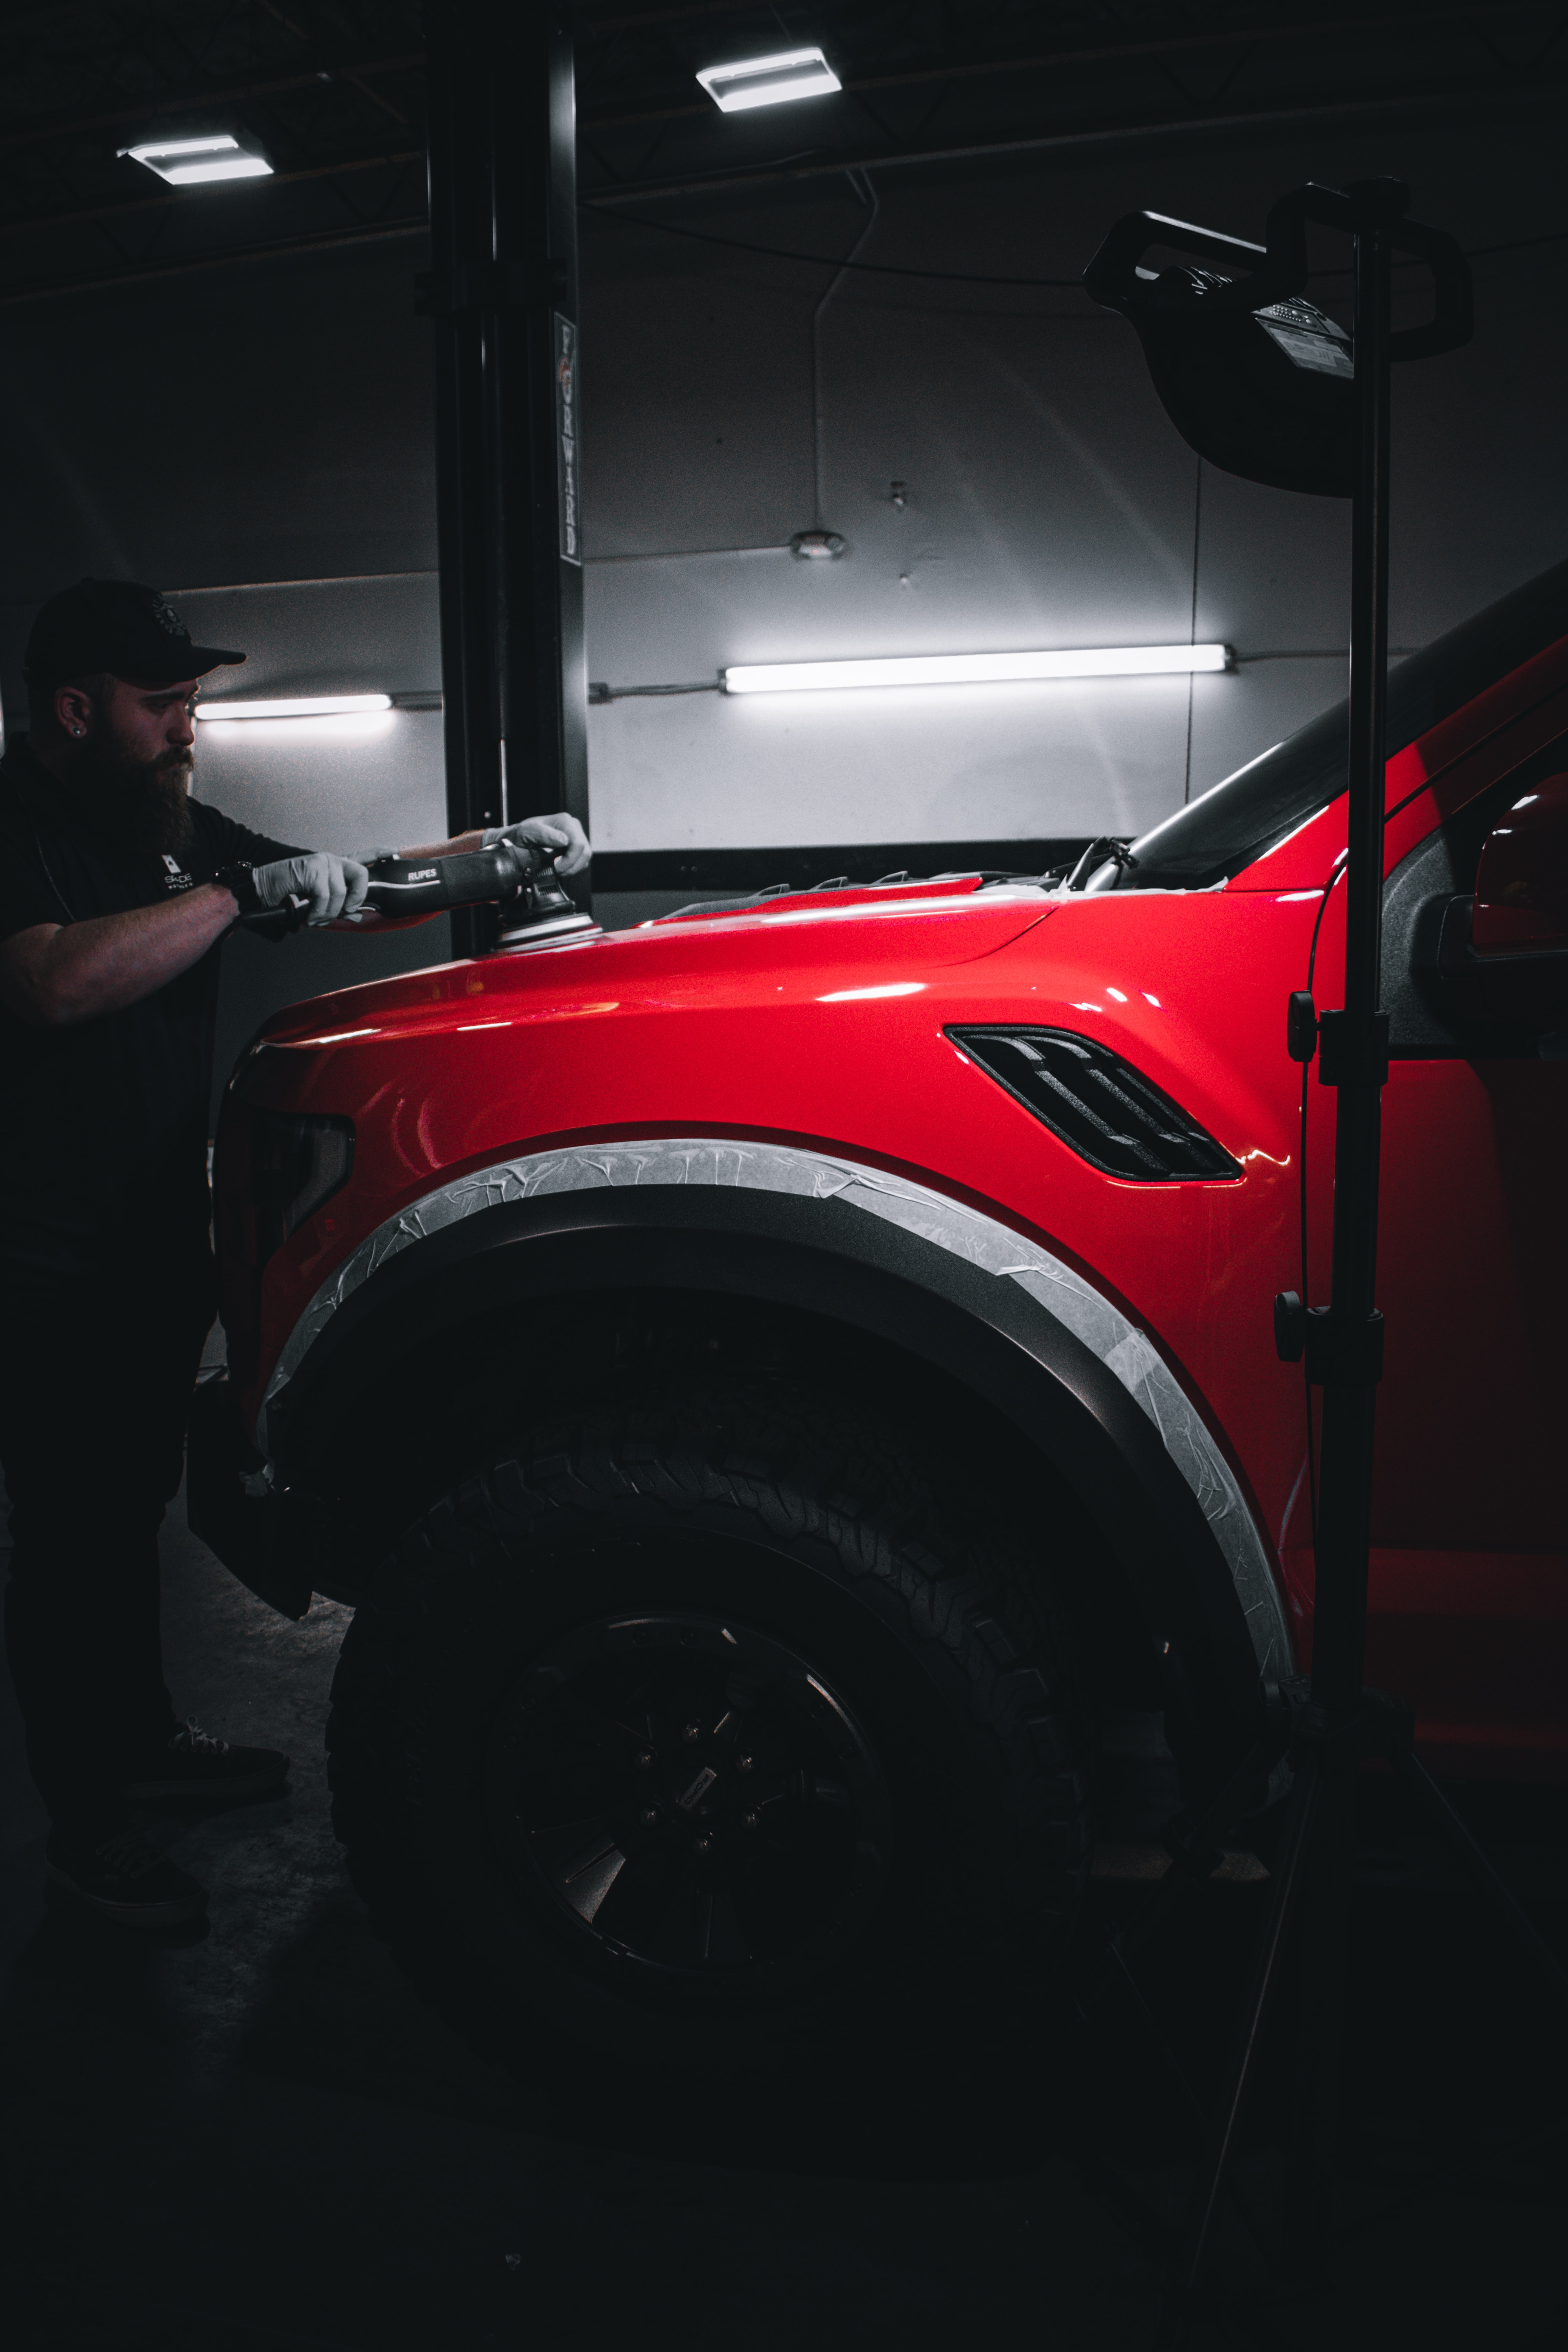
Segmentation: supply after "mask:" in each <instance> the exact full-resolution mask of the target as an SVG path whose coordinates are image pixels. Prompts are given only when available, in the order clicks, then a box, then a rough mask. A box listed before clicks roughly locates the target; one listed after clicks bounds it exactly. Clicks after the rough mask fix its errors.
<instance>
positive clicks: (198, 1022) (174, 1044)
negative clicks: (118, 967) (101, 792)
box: [0, 738, 300, 1279]
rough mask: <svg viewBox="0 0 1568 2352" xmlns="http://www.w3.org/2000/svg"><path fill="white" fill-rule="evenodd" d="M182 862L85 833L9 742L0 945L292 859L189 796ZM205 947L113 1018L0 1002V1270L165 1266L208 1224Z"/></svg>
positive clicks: (53, 788) (208, 964)
mask: <svg viewBox="0 0 1568 2352" xmlns="http://www.w3.org/2000/svg"><path fill="white" fill-rule="evenodd" d="M191 816H192V820H193V824H194V833H193V836H192V839H191V842H190V845H189V847H188V848H187V849H186V850H185V851H184V854H183V856H181V857H180V858H175V857H174V856H161V855H160V854H159V853H158V852H157V851H156V850H145V851H133V850H127V849H124V848H122V847H121V846H119V845H115V844H112V843H109V842H105V841H103V840H101V839H95V838H94V837H93V835H92V834H91V833H90V832H89V830H88V829H87V828H86V827H85V826H84V825H83V824H82V823H81V822H80V821H79V818H77V817H75V816H73V814H72V813H71V811H70V808H69V806H68V803H67V801H66V799H65V797H64V795H63V794H62V793H61V791H60V788H59V786H58V784H57V782H56V781H55V779H54V777H53V776H52V775H51V774H50V773H49V772H48V770H47V768H45V767H43V766H42V765H41V764H40V762H39V761H37V760H35V759H34V758H33V756H32V754H31V753H30V752H29V751H28V750H27V748H26V739H25V738H24V739H22V740H21V741H19V742H18V743H17V744H16V745H15V747H14V748H13V749H12V750H11V751H10V752H9V753H8V755H7V757H6V758H5V760H4V761H0V940H8V939H12V938H14V937H15V936H16V933H17V932H18V931H26V930H30V929H32V928H33V927H34V926H35V925H36V924H38V923H61V924H64V923H75V922H83V921H86V920H87V919H89V918H90V917H92V916H95V915H118V914H123V913H126V912H127V911H129V910H130V909H131V908H135V907H155V906H161V905H162V904H163V901H164V900H165V899H166V898H172V897H174V895H175V894H177V893H178V892H181V891H184V890H194V889H195V888H196V887H197V886H198V885H199V884H201V883H203V882H210V881H211V880H212V879H213V877H214V876H215V875H216V872H217V870H218V868H219V867H220V866H227V865H232V864H233V863H234V862H235V861H236V860H237V859H240V858H247V859H249V860H250V862H251V863H252V864H253V865H258V866H261V865H266V864H268V862H269V861H270V860H272V859H273V858H277V857H297V856H300V851H299V850H298V849H296V848H292V847H290V846H289V845H288V844H287V843H285V842H280V841H270V840H268V838H267V836H266V835H263V834H258V833H251V832H249V831H248V830H247V827H246V826H244V825H242V824H236V823H235V821H234V819H233V818H232V817H226V816H224V815H222V814H220V813H219V811H218V810H216V809H215V808H207V807H205V805H204V804H203V803H201V802H200V801H193V802H192V803H191ZM217 985H218V950H217V947H216V946H214V947H211V948H209V949H208V950H207V952H206V954H205V955H204V956H203V957H202V959H201V961H200V962H199V963H195V964H193V965H192V967H191V969H190V970H189V971H184V972H182V973H181V974H180V975H179V977H178V979H176V980H172V981H170V982H167V984H166V985H165V986H164V987H163V988H160V989H159V990H157V991H156V992H155V993H154V994H153V995H151V996H144V997H143V998H142V1001H141V1003H138V1004H132V1005H130V1006H128V1007H127V1008H126V1010H125V1011H124V1012H122V1013H103V1014H101V1015H100V1016H99V1017H98V1018H97V1019H95V1020H90V1021H79V1022H73V1023H71V1024H68V1025H67V1026H65V1027H62V1028H38V1027H34V1026H32V1025H31V1024H28V1023H26V1022H25V1021H21V1020H19V1019H18V1018H17V1017H16V1014H15V1013H11V1012H9V1011H7V1010H6V1009H5V1007H4V1006H0V1071H3V1073H4V1085H5V1105H4V1110H3V1111H0V1271H5V1272H10V1273H12V1274H13V1275H20V1274H21V1273H22V1271H23V1269H24V1268H25V1269H26V1270H27V1272H28V1273H29V1274H31V1275H32V1276H33V1277H34V1278H35V1279H36V1278H37V1276H48V1275H59V1276H67V1277H72V1276H75V1277H80V1276H93V1275H112V1274H114V1273H115V1272H117V1271H120V1270H121V1269H123V1268H125V1267H126V1266H127V1265H128V1263H129V1261H130V1260H131V1259H132V1258H134V1260H135V1261H136V1262H137V1263H138V1264H139V1265H140V1266H141V1267H142V1268H143V1269H145V1268H147V1267H148V1266H149V1265H156V1264H157V1263H158V1262H159V1260H160V1259H163V1258H166V1259H167V1260H169V1262H170V1263H171V1264H173V1262H174V1260H175V1259H177V1258H179V1257H182V1256H184V1255H187V1254H188V1253H189V1251H190V1249H191V1248H192V1247H193V1246H194V1245H195V1244H199V1242H200V1239H201V1237H202V1235H203V1234H204V1233H205V1227H206V1223H207V1188H206V1135H207V1106H208V1100H209V1097H210V1093H211V1087H212V1061H213V1038H214V1030H215V1025H216V1008H217Z"/></svg>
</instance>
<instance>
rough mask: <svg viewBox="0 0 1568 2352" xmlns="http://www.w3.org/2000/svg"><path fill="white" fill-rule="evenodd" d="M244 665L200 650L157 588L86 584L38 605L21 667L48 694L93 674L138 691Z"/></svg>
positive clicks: (135, 583) (214, 650)
mask: <svg viewBox="0 0 1568 2352" xmlns="http://www.w3.org/2000/svg"><path fill="white" fill-rule="evenodd" d="M244 659H245V656H244V655H243V654H234V653H225V652H224V651H223V649H222V648H221V647H220V646H194V645H193V644H192V643H191V633H190V631H189V629H187V628H186V626H185V625H184V621H182V620H181V618H180V616H179V614H178V613H176V612H175V611H174V607H173V605H172V604H165V603H164V602H163V597H162V596H161V595H160V594H159V593H158V591H157V589H156V588H147V587H144V586H143V585H142V583H141V582H140V581H139V580H91V579H88V580H79V581H78V582H77V583H76V586H75V587H74V588H62V589H61V591H60V593H59V594H58V596H51V597H50V598H49V601H48V603H47V604H43V605H40V607H39V609H38V614H37V619H36V620H35V621H34V623H33V625H32V628H31V630H30V631H29V633H28V636H27V650H26V655H25V656H24V658H23V667H24V668H25V669H26V674H27V683H28V685H29V686H31V687H33V688H35V689H41V690H43V691H44V692H45V693H47V692H49V691H50V690H51V689H52V688H55V687H57V686H64V685H66V684H67V683H68V680H70V679H71V678H73V677H90V676H91V675H92V673H93V672H94V671H95V670H107V671H108V672H109V673H110V677H123V678H126V679H128V680H129V681H130V683H131V684H132V686H174V685H175V684H177V683H178V681H179V680H180V679H181V678H184V677H205V676H206V674H207V672H208V670H209V669H217V668H218V667H221V665H222V664H224V663H226V662H242V661H243V660H244Z"/></svg>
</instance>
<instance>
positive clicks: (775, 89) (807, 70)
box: [697, 49, 844, 114]
mask: <svg viewBox="0 0 1568 2352" xmlns="http://www.w3.org/2000/svg"><path fill="white" fill-rule="evenodd" d="M697 79H698V80H699V81H700V83H701V84H702V87H703V89H705V90H706V91H707V93H708V95H709V97H710V99H711V100H712V101H713V103H714V105H715V106H716V107H717V108H718V109H719V110H720V112H721V114H740V113H742V111H743V110H745V109H746V108H747V107H751V106H783V105H784V102H785V100H788V99H792V98H826V96H827V94H828V92H829V91H830V90H835V89H843V87H844V85H843V83H842V82H841V81H840V80H839V79H838V76H837V74H836V73H835V72H834V70H833V68H832V67H831V66H830V65H829V64H828V62H827V59H826V58H825V57H824V56H823V54H822V51H821V50H820V49H780V50H779V52H778V53H777V55H776V56H774V57H771V58H745V59H744V60H743V61H742V63H741V64H740V65H732V66H704V67H703V68H702V70H701V72H700V74H699V75H698V77H697Z"/></svg>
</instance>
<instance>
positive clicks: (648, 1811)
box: [642, 1805, 658, 1830]
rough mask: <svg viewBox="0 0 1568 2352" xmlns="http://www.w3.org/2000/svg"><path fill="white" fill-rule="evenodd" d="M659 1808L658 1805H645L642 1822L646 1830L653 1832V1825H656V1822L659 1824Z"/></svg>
mask: <svg viewBox="0 0 1568 2352" xmlns="http://www.w3.org/2000/svg"><path fill="white" fill-rule="evenodd" d="M657 1821H658V1806H657V1805H645V1806H644V1807H643V1809H642V1822H643V1827H644V1828H645V1829H649V1830H651V1829H652V1827H653V1825H654V1823H655V1822H657Z"/></svg>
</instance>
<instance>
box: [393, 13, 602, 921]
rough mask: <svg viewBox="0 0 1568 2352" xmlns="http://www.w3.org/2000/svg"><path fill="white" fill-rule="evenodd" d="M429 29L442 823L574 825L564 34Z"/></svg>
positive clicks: (522, 22) (572, 343)
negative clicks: (536, 818) (568, 816)
mask: <svg viewBox="0 0 1568 2352" xmlns="http://www.w3.org/2000/svg"><path fill="white" fill-rule="evenodd" d="M426 34H427V43H428V56H429V68H428V72H429V95H430V128H429V158H430V225H431V239H432V247H433V252H432V259H433V263H434V268H433V269H432V273H431V278H430V280H429V284H428V289H427V295H426V308H427V309H428V310H429V311H430V313H431V315H432V316H433V318H434V320H435V322H436V346H437V348H436V390H437V400H436V409H437V418H436V426H437V533H438V547H439V561H440V566H441V667H442V684H443V692H444V696H445V701H446V751H447V824H448V826H449V828H450V830H451V831H452V832H453V833H454V834H458V833H465V832H468V831H469V830H471V829H473V828H474V827H483V826H485V825H490V824H508V823H512V822H515V821H516V819H518V818H519V817H523V816H531V815H539V814H548V813H550V812H551V811H552V810H555V809H569V810H570V811H571V812H572V814H574V816H577V817H578V818H580V819H581V820H582V822H583V823H584V824H586V823H587V819H588V761H587V667H586V659H585V656H584V638H583V568H582V501H581V491H580V487H579V478H578V446H579V441H578V434H577V422H576V420H577V391H578V368H577V214H576V123H575V99H574V72H573V52H572V37H571V31H570V26H569V24H568V20H567V15H566V11H565V9H564V8H563V7H560V6H541V7H530V8H519V7H516V6H509V5H499V4H498V0H431V5H429V6H428V7H427V8H426ZM573 887H574V890H575V889H576V888H577V886H573ZM490 920H491V919H490V918H489V916H488V915H487V916H486V917H484V918H483V921H484V922H486V923H489V921H490ZM454 929H455V933H456V934H457V935H456V936H455V939H454V945H455V946H456V947H457V949H458V952H459V953H464V952H470V953H471V952H473V951H474V950H476V949H477V948H479V947H480V946H482V945H484V944H488V939H487V937H486V935H485V934H484V933H483V932H482V931H481V929H480V928H479V920H478V919H476V917H475V916H474V915H472V914H470V915H469V916H468V918H467V919H466V920H465V919H463V918H458V919H455V924H454Z"/></svg>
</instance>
